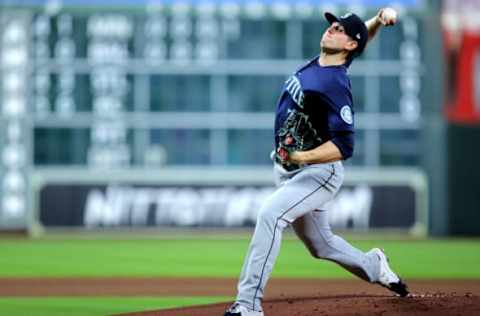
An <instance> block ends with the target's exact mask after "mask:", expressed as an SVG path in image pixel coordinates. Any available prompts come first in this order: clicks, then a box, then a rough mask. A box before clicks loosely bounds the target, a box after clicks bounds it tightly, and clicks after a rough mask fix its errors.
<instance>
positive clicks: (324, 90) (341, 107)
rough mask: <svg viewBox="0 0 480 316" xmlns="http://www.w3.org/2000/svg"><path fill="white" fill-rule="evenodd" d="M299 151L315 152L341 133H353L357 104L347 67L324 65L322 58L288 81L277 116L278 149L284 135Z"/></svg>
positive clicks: (299, 71) (306, 66) (313, 61)
mask: <svg viewBox="0 0 480 316" xmlns="http://www.w3.org/2000/svg"><path fill="white" fill-rule="evenodd" d="M287 131H288V133H289V134H290V135H291V134H293V135H292V136H293V137H294V138H295V141H296V144H297V145H298V147H297V148H299V150H309V149H313V148H315V147H317V146H319V145H321V144H322V143H324V142H326V141H328V140H331V139H332V138H333V137H334V135H335V134H338V133H344V132H345V133H353V132H354V124H353V102H352V93H351V84H350V79H349V78H348V76H347V67H346V66H345V65H341V66H326V67H323V66H320V65H319V64H318V56H317V57H315V58H314V59H313V60H311V61H310V62H308V63H307V64H306V65H304V66H303V67H301V68H300V69H299V70H298V71H296V72H295V74H294V75H292V76H291V77H290V78H288V80H287V81H286V82H285V85H284V87H283V91H282V94H281V96H280V99H279V101H278V105H277V110H276V117H275V147H276V148H278V145H279V142H280V139H281V137H282V135H285V133H287Z"/></svg>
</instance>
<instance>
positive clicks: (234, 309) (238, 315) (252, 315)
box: [223, 303, 264, 316]
mask: <svg viewBox="0 0 480 316" xmlns="http://www.w3.org/2000/svg"><path fill="white" fill-rule="evenodd" d="M223 316H264V315H263V312H257V311H252V310H249V309H248V308H246V307H245V306H242V305H240V304H238V303H234V304H233V305H232V306H230V308H229V309H227V311H226V312H225V314H224V315H223Z"/></svg>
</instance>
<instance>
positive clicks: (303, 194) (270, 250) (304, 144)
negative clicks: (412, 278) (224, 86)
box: [225, 8, 408, 316]
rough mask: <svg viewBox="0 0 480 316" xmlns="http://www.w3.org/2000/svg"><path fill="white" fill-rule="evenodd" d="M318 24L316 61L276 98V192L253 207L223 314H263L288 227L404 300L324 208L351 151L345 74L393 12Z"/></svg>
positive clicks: (396, 281) (379, 255) (380, 266)
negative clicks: (234, 287) (334, 227)
mask: <svg viewBox="0 0 480 316" xmlns="http://www.w3.org/2000/svg"><path fill="white" fill-rule="evenodd" d="M325 18H326V19H327V21H328V22H329V24H330V26H329V27H328V28H327V30H326V31H325V32H324V34H323V36H322V38H321V41H320V48H321V50H320V55H319V56H317V57H315V58H314V59H312V60H311V61H309V62H308V63H306V64H305V65H303V66H302V67H300V68H299V69H298V70H297V71H296V72H295V73H294V74H293V75H292V76H291V77H290V78H288V80H287V81H286V82H285V85H284V87H283V91H282V93H281V95H280V98H279V101H278V104H277V110H276V117H275V150H274V151H273V152H272V155H271V157H272V160H273V161H274V175H275V181H276V185H277V190H276V191H275V192H274V193H273V194H272V195H271V196H270V197H269V198H268V199H267V200H266V201H265V202H264V204H263V205H262V207H261V209H260V212H259V215H258V219H257V224H256V227H255V232H254V234H253V237H252V240H251V243H250V247H249V249H248V252H247V255H246V257H245V262H244V265H243V269H242V271H241V275H240V279H239V282H238V295H237V298H236V301H235V303H234V304H233V305H232V306H231V307H230V308H229V309H228V310H227V311H226V312H225V316H263V315H264V314H263V311H262V298H263V294H264V289H265V286H266V284H267V281H268V278H269V276H270V273H271V271H272V268H273V265H274V263H275V260H276V259H277V256H278V253H279V250H280V243H281V239H282V232H283V230H284V229H285V227H287V226H288V225H292V227H293V229H294V231H295V233H296V234H297V235H298V237H299V238H300V239H301V240H302V241H303V243H304V244H305V246H306V248H307V249H308V251H309V252H310V253H311V254H312V256H313V257H315V258H319V259H326V260H330V261H333V262H336V263H338V264H339V265H340V266H342V267H343V268H345V269H347V270H348V271H350V272H351V273H353V274H355V275H357V276H358V277H360V278H362V279H363V280H365V281H367V282H371V283H378V284H380V285H382V286H384V287H386V288H388V289H390V290H391V291H393V292H395V293H397V294H398V295H400V296H406V295H407V294H408V290H407V286H406V285H405V284H404V283H403V282H402V280H401V279H400V278H399V277H398V276H397V275H396V274H395V273H394V272H393V271H392V270H391V269H390V267H389V264H388V260H387V257H386V256H385V254H384V253H383V251H382V250H380V249H378V248H374V249H372V250H370V251H368V252H366V253H364V252H362V251H360V250H358V249H356V248H354V247H353V246H352V245H350V244H349V243H347V242H346V241H345V240H344V239H342V238H341V237H339V236H336V235H334V234H333V233H332V231H331V230H330V225H329V223H328V210H326V209H325V207H324V204H325V203H326V202H328V201H330V200H331V199H332V198H333V197H334V195H335V194H336V192H337V191H338V190H339V188H340V186H341V185H342V182H343V176H344V170H343V166H342V162H341V161H342V160H346V159H348V158H350V157H351V156H352V153H353V148H354V131H355V129H354V107H353V102H352V93H351V86H350V79H349V77H348V73H347V69H348V67H349V66H350V64H351V63H352V61H353V60H354V59H355V57H357V56H359V55H360V54H361V53H362V52H363V51H364V49H365V47H366V46H367V43H368V41H369V40H371V39H372V38H373V37H374V36H375V34H376V33H377V31H378V30H379V29H380V27H381V26H382V25H383V26H388V25H394V24H395V23H396V19H397V17H396V13H395V11H394V10H393V9H391V8H384V9H381V10H380V11H379V12H378V13H377V15H376V16H374V17H373V18H371V19H370V20H368V21H367V22H363V21H362V20H361V19H360V18H359V17H358V16H357V15H355V14H353V13H347V14H345V15H343V16H341V17H336V16H335V15H333V14H331V13H325Z"/></svg>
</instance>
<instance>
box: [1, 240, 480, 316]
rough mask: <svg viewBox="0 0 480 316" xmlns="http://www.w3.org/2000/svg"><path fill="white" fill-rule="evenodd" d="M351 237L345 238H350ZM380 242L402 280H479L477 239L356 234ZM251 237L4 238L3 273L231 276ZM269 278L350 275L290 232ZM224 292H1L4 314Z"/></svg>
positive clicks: (84, 309) (86, 310)
mask: <svg viewBox="0 0 480 316" xmlns="http://www.w3.org/2000/svg"><path fill="white" fill-rule="evenodd" d="M347 239H348V238H347ZM349 241H350V242H352V243H353V244H354V245H355V246H357V247H359V248H360V249H363V250H367V249H369V248H372V247H377V246H381V247H383V248H384V249H385V250H386V251H387V253H388V255H389V257H390V259H391V262H392V266H393V267H394V268H395V270H397V271H400V272H401V274H402V276H404V277H405V278H416V279H422V278H429V279H440V278H444V279H445V278H460V279H480V269H479V268H478V267H479V266H480V241H479V240H478V239H472V240H468V239H457V240H455V239H451V240H415V239H403V240H381V239H378V237H376V239H375V240H352V239H349ZM248 242H249V236H244V237H240V238H215V237H213V238H212V237H209V238H202V235H200V236H197V237H191V238H183V239H155V238H132V239H125V238H97V239H90V238H64V239H62V238H39V239H5V238H4V239H0V253H1V255H0V277H162V276H169V277H173V276H180V277H195V276H197V277H234V278H236V277H237V276H238V274H239V272H240V268H241V265H242V260H243V256H244V254H245V252H246V249H247V247H248ZM272 277H291V278H352V276H350V274H348V273H347V272H345V271H344V270H342V269H341V268H339V267H337V266H336V265H335V264H333V263H330V262H324V261H320V260H315V259H313V258H311V257H310V256H309V254H308V252H307V251H306V250H305V248H304V246H303V244H301V243H300V242H299V241H298V240H296V239H295V238H290V237H288V236H287V238H285V240H284V242H283V243H282V249H281V253H280V257H279V259H278V261H277V263H276V265H275V269H274V272H273V275H272ZM229 299H230V298H228V297H222V298H218V297H217V298H213V297H208V298H201V297H199V298H183V297H182V298H151V297H148V298H138V297H136V298H131V299H125V298H114V297H113V298H112V297H109V298H94V299H92V298H84V299H82V298H48V299H45V298H41V299H40V298H15V299H12V298H1V299H0V315H12V314H15V315H33V316H37V315H106V314H112V313H119V312H127V311H135V310H148V309H159V308H167V307H174V306H186V305H192V304H203V303H205V304H207V303H212V302H218V301H225V300H229Z"/></svg>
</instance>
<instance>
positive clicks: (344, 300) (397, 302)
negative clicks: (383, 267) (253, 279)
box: [124, 293, 480, 316]
mask: <svg viewBox="0 0 480 316" xmlns="http://www.w3.org/2000/svg"><path fill="white" fill-rule="evenodd" d="M263 306H264V312H265V315H266V316H273V315H275V316H313V315H321V316H327V315H335V316H340V315H342V316H347V315H348V316H357V315H378V316H380V315H388V316H390V315H392V316H397V315H404V316H406V315H409V316H411V315H435V316H447V315H448V316H452V315H462V316H464V315H466V316H478V315H480V297H478V296H474V295H464V296H455V295H452V294H450V295H447V294H440V293H437V294H426V295H424V296H423V297H408V298H399V297H392V296H378V295H336V296H335V295H332V296H323V297H311V298H308V297H304V298H292V299H277V300H267V301H265V302H264V304H263ZM227 307H228V304H225V303H223V304H214V305H203V306H194V307H189V308H178V309H170V310H163V311H151V312H142V313H132V314H125V315H124V316H127V315H128V316H179V315H182V316H187V315H188V316H214V315H218V316H222V315H223V313H224V311H225V309H226V308H227Z"/></svg>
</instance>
